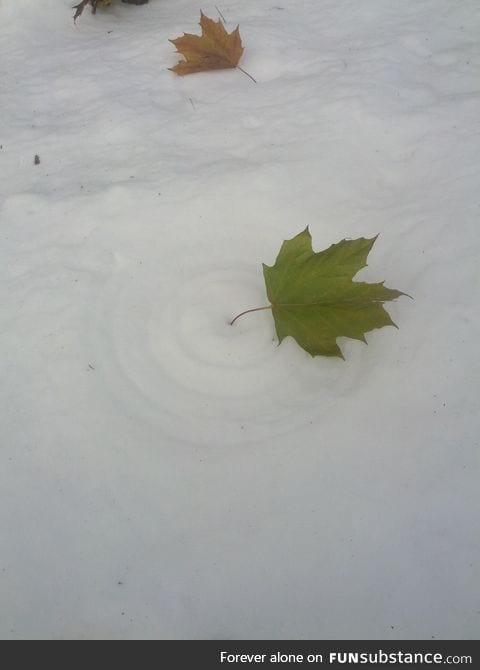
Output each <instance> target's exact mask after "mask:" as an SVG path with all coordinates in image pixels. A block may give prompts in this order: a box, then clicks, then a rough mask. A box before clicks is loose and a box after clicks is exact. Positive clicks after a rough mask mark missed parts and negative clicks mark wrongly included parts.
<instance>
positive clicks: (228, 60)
mask: <svg viewBox="0 0 480 670" xmlns="http://www.w3.org/2000/svg"><path fill="white" fill-rule="evenodd" d="M200 26H201V28H202V34H201V36H199V35H191V34H189V33H184V35H183V37H177V38H176V39H174V40H170V42H172V44H174V45H175V47H176V48H177V52H178V53H180V54H181V55H182V56H183V57H184V60H181V61H179V62H178V63H177V65H175V67H172V68H169V69H170V70H172V71H173V72H176V74H178V75H180V76H183V75H185V74H192V73H194V72H206V71H208V70H224V69H227V68H235V67H238V63H239V61H240V58H241V57H242V54H243V50H244V49H243V46H242V40H241V38H240V32H239V28H238V26H237V27H236V28H235V30H234V31H233V32H231V33H227V31H226V30H225V26H224V25H223V23H222V22H221V21H220V19H219V20H218V21H214V20H213V19H209V18H208V16H205V14H204V13H203V12H200Z"/></svg>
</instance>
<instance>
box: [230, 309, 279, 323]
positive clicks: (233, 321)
mask: <svg viewBox="0 0 480 670" xmlns="http://www.w3.org/2000/svg"><path fill="white" fill-rule="evenodd" d="M262 309H272V305H265V307H255V309H246V310H245V311H244V312H240V314H237V316H236V317H235V318H234V319H232V320H231V321H230V325H231V326H233V324H234V323H235V321H236V320H237V319H239V318H240V317H241V316H243V315H244V314H250V313H251V312H260V311H261V310H262Z"/></svg>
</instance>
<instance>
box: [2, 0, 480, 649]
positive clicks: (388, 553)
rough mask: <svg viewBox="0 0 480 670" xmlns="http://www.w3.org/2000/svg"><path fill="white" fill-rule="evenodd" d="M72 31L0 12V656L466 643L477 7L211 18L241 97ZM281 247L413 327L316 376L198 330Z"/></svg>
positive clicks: (297, 364) (474, 525) (235, 7)
mask: <svg viewBox="0 0 480 670" xmlns="http://www.w3.org/2000/svg"><path fill="white" fill-rule="evenodd" d="M72 4H74V2H73V0H42V2H39V0H23V1H22V0H0V62H1V75H0V76H1V80H0V91H1V118H0V144H1V149H0V165H1V185H0V189H1V195H2V206H1V223H0V235H1V242H0V278H1V285H0V305H1V306H0V323H1V328H0V347H1V353H2V356H1V379H2V384H1V392H0V403H1V408H2V433H3V438H2V443H1V468H0V490H1V504H0V519H1V535H2V539H1V542H2V544H1V550H0V596H1V598H0V602H1V605H0V635H1V636H2V637H7V638H25V637H33V638H81V639H84V638H114V639H122V638H156V637H158V638H177V639H178V638H180V639H185V638H209V639H211V638H221V639H224V638H227V639H231V638H262V637H266V638H285V637H286V638H294V639H296V638H300V639H301V638H337V639H338V638H358V639H361V638H369V637H370V638H379V639H390V638H431V637H435V638H474V637H478V633H479V630H480V604H479V603H480V600H479V596H480V579H479V578H480V574H479V572H480V571H479V542H480V540H479V533H478V528H479V525H478V523H479V518H478V517H479V515H478V512H479V508H480V506H479V496H478V491H479V487H478V476H479V455H478V454H479V418H478V414H479V406H478V405H479V403H478V398H479V380H480V363H479V360H480V359H479V356H478V342H479V339H480V317H479V284H480V275H479V263H478V259H479V251H480V249H479V247H480V244H479V235H478V221H479V215H480V184H479V171H478V156H479V155H480V123H479V119H480V115H479V102H480V83H479V82H480V79H479V75H480V41H479V39H478V35H479V30H480V8H479V5H478V2H477V1H476V0H471V1H469V0H464V1H463V2H461V3H460V2H451V0H402V2H398V1H397V0H362V1H361V2H359V1H358V0H288V2H287V1H286V0H222V2H221V3H217V4H218V7H219V9H220V11H221V12H222V14H223V16H224V17H225V19H226V21H227V27H228V28H229V29H233V28H234V27H235V25H236V24H237V23H239V24H240V28H241V34H242V37H243V41H244V44H245V46H246V51H245V54H244V58H243V60H242V63H241V65H242V67H243V68H244V69H246V70H247V71H248V72H250V73H251V74H252V75H253V76H254V77H255V78H256V79H257V81H258V83H257V84H254V83H253V82H252V81H251V80H250V79H248V78H247V77H246V76H244V75H243V74H242V73H241V72H239V71H234V70H230V71H222V72H213V73H206V74H198V75H193V76H190V77H184V78H180V77H177V76H175V75H174V74H173V73H172V72H169V71H168V69H167V68H168V67H172V66H173V65H174V64H175V63H176V62H177V59H178V56H177V55H176V54H175V52H174V48H173V45H172V44H171V43H169V42H168V38H174V37H177V36H179V35H181V34H182V33H183V32H184V31H185V32H194V33H197V32H198V30H199V28H198V19H199V10H200V5H198V4H197V3H195V2H192V0H151V2H150V4H148V5H145V6H141V7H134V6H129V5H124V4H121V3H118V4H116V5H114V6H112V7H111V9H110V10H108V11H99V12H98V13H97V15H96V16H92V15H91V13H90V12H89V11H85V12H84V14H83V16H82V17H81V18H80V19H79V20H78V21H77V25H74V24H73V21H72V10H71V5H72ZM201 8H202V9H203V11H204V12H205V13H206V14H207V15H209V16H212V17H213V18H217V16H218V14H217V10H216V9H215V5H214V4H213V3H202V4H201ZM35 154H37V155H38V156H39V157H40V161H41V162H40V164H39V165H34V156H35ZM307 225H308V226H310V230H311V232H312V235H313V241H314V247H315V249H317V250H320V249H322V248H325V247H327V246H329V245H330V244H332V243H334V242H337V241H339V240H340V239H342V238H344V237H352V238H354V237H360V236H366V237H368V236H373V235H375V234H376V233H378V232H380V233H381V235H380V237H379V239H378V241H377V243H376V245H375V248H374V250H373V252H372V254H371V255H370V266H369V267H368V268H366V269H365V270H363V271H362V273H361V275H359V277H362V278H363V279H366V280H372V281H380V280H382V279H385V280H386V284H387V286H391V287H393V288H398V289H401V290H403V291H406V292H408V293H409V294H411V295H413V296H414V301H410V300H408V299H407V298H402V299H399V300H397V301H396V302H395V303H392V304H390V305H389V306H388V310H389V312H390V314H391V315H392V318H393V319H394V321H395V322H397V323H398V324H399V326H400V329H399V330H395V329H393V328H384V329H382V330H377V331H374V332H372V333H370V334H369V335H368V336H367V338H368V343H369V346H368V347H366V346H365V345H364V344H362V343H360V342H356V341H351V340H342V341H341V342H340V344H341V346H342V348H343V350H344V352H345V354H346V358H347V360H346V362H342V361H341V360H339V359H327V358H316V359H312V358H310V357H309V356H308V354H306V353H305V352H304V351H302V350H301V349H300V348H299V347H298V346H297V345H296V344H295V343H294V342H293V341H292V340H291V339H290V338H289V339H288V340H286V341H285V342H284V343H282V345H281V346H280V347H277V346H276V344H275V341H274V339H275V337H274V328H273V320H272V317H271V314H270V313H269V312H259V313H257V314H251V315H247V316H245V317H243V318H242V319H240V320H239V321H238V322H237V323H236V324H235V326H233V327H230V326H229V325H228V320H229V319H231V318H232V317H233V316H234V315H235V314H236V313H238V312H240V311H242V310H243V309H247V308H249V307H256V306H260V305H263V304H265V301H266V298H265V289H264V284H263V277H262V271H261V263H262V262H265V263H267V264H272V263H273V262H274V260H275V257H276V254H277V252H278V249H279V247H280V244H281V242H282V240H283V239H287V238H291V237H293V236H294V235H295V234H297V233H298V232H300V231H301V230H302V229H304V228H305V226H307Z"/></svg>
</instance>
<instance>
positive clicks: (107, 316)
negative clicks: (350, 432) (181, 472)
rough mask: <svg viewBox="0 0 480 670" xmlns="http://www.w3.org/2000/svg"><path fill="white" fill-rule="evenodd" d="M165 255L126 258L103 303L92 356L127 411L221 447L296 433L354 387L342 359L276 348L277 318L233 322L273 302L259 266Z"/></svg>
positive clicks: (289, 344)
mask: <svg viewBox="0 0 480 670" xmlns="http://www.w3.org/2000/svg"><path fill="white" fill-rule="evenodd" d="M166 251H167V250H166V249H165V248H164V249H163V250H162V255H161V258H160V259H158V260H156V259H155V261H154V260H153V258H152V259H151V261H149V260H148V259H147V260H144V261H142V262H141V263H139V262H138V261H135V260H133V259H131V258H130V259H125V258H123V259H120V260H119V261H118V262H117V263H116V265H115V267H114V269H113V270H112V272H111V275H110V277H109V278H108V279H107V281H106V283H105V284H104V286H103V289H102V290H101V292H100V294H99V298H98V305H97V311H96V316H95V323H94V334H93V343H94V348H95V349H96V353H95V357H96V359H97V360H98V361H100V362H101V363H100V367H101V369H102V370H103V373H104V375H105V378H106V380H107V384H108V387H109V390H110V392H111V393H112V394H114V395H115V397H116V398H117V402H120V403H121V405H122V412H127V413H128V415H129V416H131V417H132V418H135V419H136V420H139V421H141V422H144V423H147V424H148V425H150V426H154V427H156V429H158V430H160V431H161V432H162V433H164V434H165V435H169V436H171V437H175V438H179V439H182V440H185V441H188V442H193V443H195V444H200V445H220V444H235V443H239V442H245V441H251V440H262V439H264V438H267V437H270V438H271V437H272V436H275V435H279V434H284V433H287V432H290V431H292V430H295V429H297V428H298V427H299V426H301V425H304V424H307V423H309V422H311V421H312V420H313V418H315V417H318V416H319V415H320V414H323V413H324V412H325V411H327V410H328V409H329V408H330V407H331V404H332V400H331V398H333V397H338V394H339V393H340V394H341V393H342V391H343V390H344V389H345V388H346V387H347V386H348V383H349V381H347V379H348V380H350V382H351V375H346V374H345V372H346V370H345V368H344V364H343V363H342V362H341V361H338V360H330V359H323V360H322V361H319V360H318V359H316V360H312V358H311V357H310V356H309V355H308V354H306V353H305V352H304V351H302V350H301V349H300V348H299V347H298V346H297V345H296V344H295V343H294V342H293V341H292V340H290V339H287V340H286V341H285V342H284V343H282V345H281V347H278V346H277V341H276V337H275V332H274V323H273V319H272V316H271V313H270V311H269V310H266V311H262V312H258V313H256V314H248V315H245V316H244V317H242V318H241V319H239V320H238V321H237V322H236V323H235V324H234V325H233V326H231V325H230V323H229V322H230V320H231V319H232V317H233V316H234V315H235V313H238V312H240V311H242V310H244V309H247V308H249V307H256V306H260V305H261V303H262V301H263V302H264V303H265V301H266V298H265V291H264V287H263V278H262V272H261V267H255V266H254V265H252V264H245V262H243V263H242V261H241V260H240V258H239V259H238V261H237V262H234V263H229V264H228V265H221V264H216V265H215V264H209V265H208V266H207V265H204V264H203V263H204V261H203V258H204V257H205V255H204V252H203V251H202V250H200V252H199V253H197V254H196V253H194V252H193V251H192V250H189V251H188V253H185V250H184V249H182V250H180V248H178V249H176V248H175V245H174V246H173V248H172V249H170V250H168V253H166ZM152 255H154V254H153V252H152ZM238 255H239V256H241V255H242V253H241V252H239V254H238ZM334 389H335V390H336V393H335V396H334V393H333V391H334Z"/></svg>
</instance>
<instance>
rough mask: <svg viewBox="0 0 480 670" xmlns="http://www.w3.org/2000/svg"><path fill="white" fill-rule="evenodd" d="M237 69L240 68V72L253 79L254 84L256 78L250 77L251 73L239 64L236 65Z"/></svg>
mask: <svg viewBox="0 0 480 670" xmlns="http://www.w3.org/2000/svg"><path fill="white" fill-rule="evenodd" d="M237 70H240V72H243V74H246V75H247V77H250V79H251V80H252V81H253V83H254V84H257V83H258V82H257V80H256V79H254V78H253V77H252V75H251V74H249V73H248V72H247V71H246V70H244V69H243V68H242V67H240V65H237Z"/></svg>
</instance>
